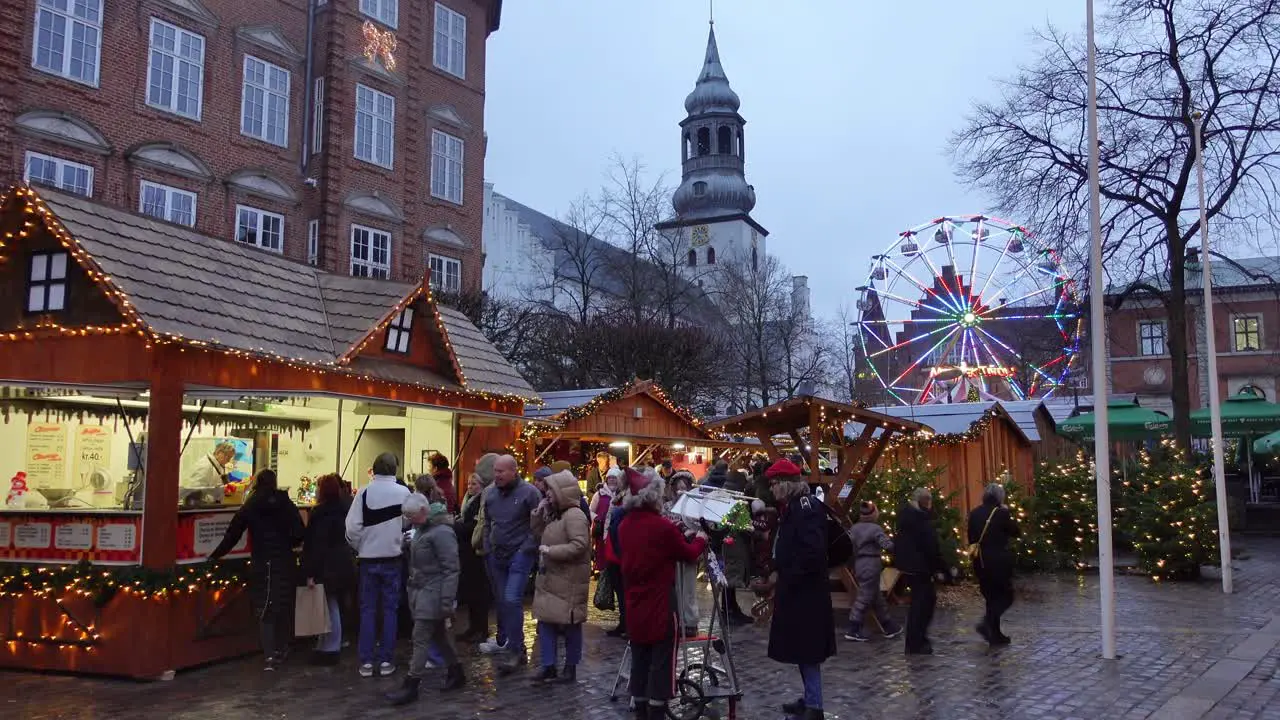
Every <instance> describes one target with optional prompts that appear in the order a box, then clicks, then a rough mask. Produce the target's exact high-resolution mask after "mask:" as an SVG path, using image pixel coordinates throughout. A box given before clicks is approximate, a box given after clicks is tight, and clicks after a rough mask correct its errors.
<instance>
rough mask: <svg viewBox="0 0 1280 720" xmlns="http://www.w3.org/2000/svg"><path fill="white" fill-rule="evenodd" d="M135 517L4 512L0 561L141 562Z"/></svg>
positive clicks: (139, 529) (138, 519)
mask: <svg viewBox="0 0 1280 720" xmlns="http://www.w3.org/2000/svg"><path fill="white" fill-rule="evenodd" d="M141 537H142V518H141V516H138V515H74V514H67V515H65V516H64V515H61V514H58V513H30V514H27V513H6V514H5V515H4V516H3V519H0V562H32V561H44V562H79V561H81V560H88V561H89V562H92V563H95V564H100V565H134V564H137V563H138V562H139V561H140V560H141V559H142V548H141V543H140V542H139V540H140V538H141Z"/></svg>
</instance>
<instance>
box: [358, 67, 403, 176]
mask: <svg viewBox="0 0 1280 720" xmlns="http://www.w3.org/2000/svg"><path fill="white" fill-rule="evenodd" d="M383 100H387V101H389V102H390V114H389V115H384V114H383V113H382V108H381V107H380V106H381V105H382V101H383ZM361 101H364V102H365V103H367V104H370V105H372V108H368V107H365V108H362V107H361ZM355 115H356V118H355V136H354V137H353V138H352V143H351V146H352V153H353V154H354V155H355V158H356V159H357V160H363V161H364V162H367V163H370V164H373V165H377V166H379V167H384V168H387V169H388V170H390V169H392V167H394V166H395V158H396V99H395V96H393V95H388V94H386V93H384V92H379V91H377V90H374V89H373V88H371V87H369V86H368V85H360V84H357V85H356V113H355ZM362 126H363V128H364V132H365V133H367V134H368V153H367V155H366V154H362V153H361V144H362V139H361V128H362ZM383 136H385V138H386V155H387V156H386V158H381V157H379V149H380V148H379V143H378V140H379V138H380V137H383Z"/></svg>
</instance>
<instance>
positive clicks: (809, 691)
mask: <svg viewBox="0 0 1280 720" xmlns="http://www.w3.org/2000/svg"><path fill="white" fill-rule="evenodd" d="M800 679H801V680H802V681H803V682H804V706H805V707H806V708H808V709H811V710H821V709H822V666H821V665H801V666H800Z"/></svg>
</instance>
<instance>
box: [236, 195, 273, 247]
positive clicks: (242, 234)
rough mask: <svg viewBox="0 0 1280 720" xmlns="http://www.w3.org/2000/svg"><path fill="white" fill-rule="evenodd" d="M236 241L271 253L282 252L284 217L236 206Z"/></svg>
mask: <svg viewBox="0 0 1280 720" xmlns="http://www.w3.org/2000/svg"><path fill="white" fill-rule="evenodd" d="M236 240H237V241H238V242H242V243H244V244H246V245H254V246H256V247H260V248H262V249H263V250H270V251H272V252H283V251H284V216H283V215H281V214H279V213H273V212H267V211H266V210H259V209H257V208H251V207H245V206H244V205H237V206H236Z"/></svg>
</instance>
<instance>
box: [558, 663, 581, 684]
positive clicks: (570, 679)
mask: <svg viewBox="0 0 1280 720" xmlns="http://www.w3.org/2000/svg"><path fill="white" fill-rule="evenodd" d="M560 682H562V683H576V682H578V666H577V665H569V664H568V663H566V664H565V666H564V672H562V673H560Z"/></svg>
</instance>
